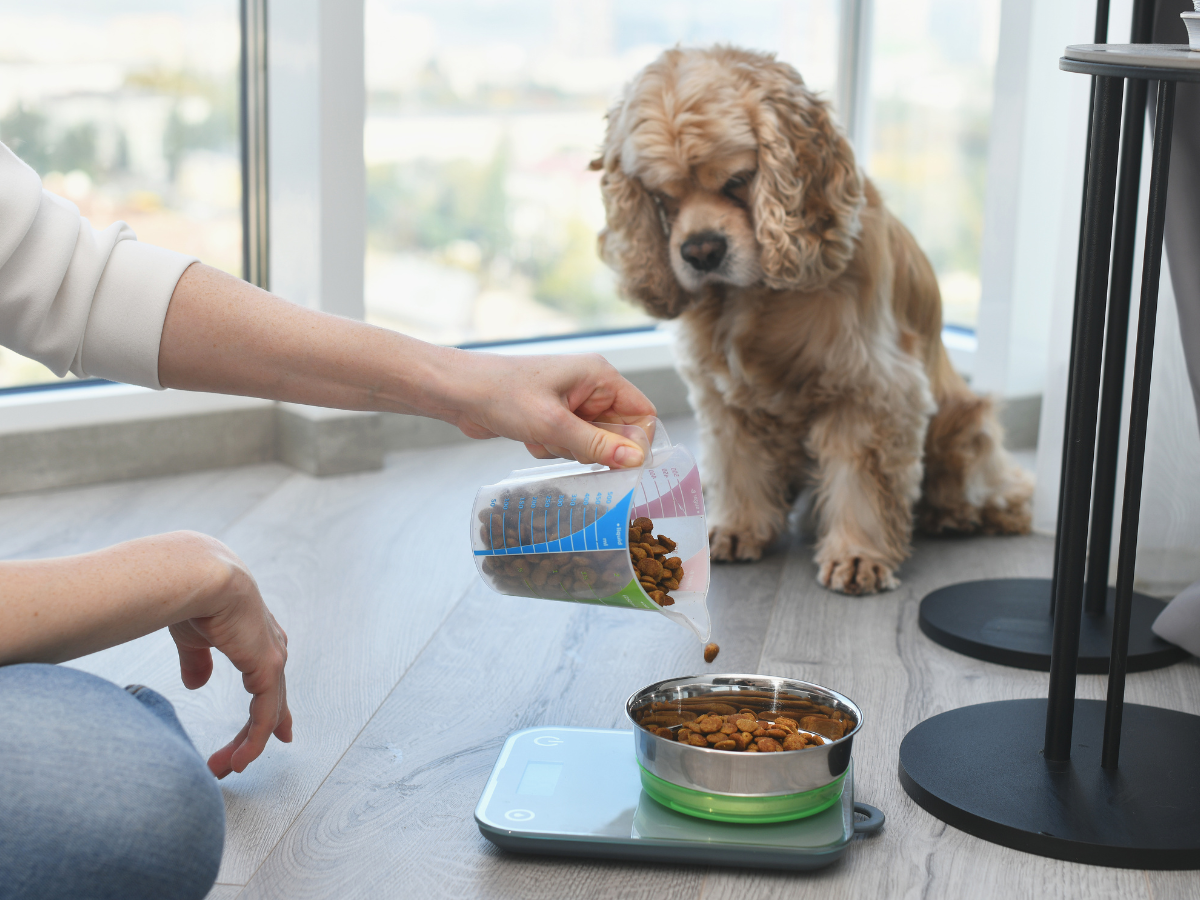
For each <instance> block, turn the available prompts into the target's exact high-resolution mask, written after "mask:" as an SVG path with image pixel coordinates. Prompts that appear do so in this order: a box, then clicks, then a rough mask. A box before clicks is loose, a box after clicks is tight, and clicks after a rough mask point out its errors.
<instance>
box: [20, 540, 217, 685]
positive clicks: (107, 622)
mask: <svg viewBox="0 0 1200 900" xmlns="http://www.w3.org/2000/svg"><path fill="white" fill-rule="evenodd" d="M219 546H220V545H219V544H218V543H217V542H216V541H213V540H212V539H211V538H207V537H205V536H203V535H199V534H192V533H190V532H176V533H173V534H165V535H156V536H154V537H149V538H140V539H138V540H133V541H127V542H125V543H123V544H117V545H115V546H113V547H108V548H106V549H104V550H98V551H96V552H94V553H84V554H81V555H79V556H67V557H61V558H58V559H39V560H15V561H6V562H0V620H2V621H3V623H4V624H3V627H2V628H0V665H6V664H9V663H19V662H46V663H57V662H62V661H64V660H68V659H75V658H76V657H80V656H84V655H86V654H88V653H94V652H96V651H97V650H103V649H104V648H106V647H112V646H115V645H116V644H120V643H123V642H125V641H129V640H133V639H134V638H137V637H141V636H142V635H144V634H149V633H151V632H153V631H157V630H158V629H160V628H164V627H166V626H168V625H171V624H174V623H175V622H178V621H180V620H183V619H189V618H192V617H194V616H203V615H206V614H209V612H210V611H209V610H208V609H207V606H208V605H211V603H212V601H213V598H214V597H216V596H217V595H218V594H219V593H220V591H221V589H222V588H223V587H224V586H225V585H226V584H227V582H228V580H229V579H230V578H232V577H236V574H237V573H236V572H235V571H233V569H232V568H231V567H230V566H227V565H224V564H223V563H222V561H221V558H220V556H219V554H216V555H215V554H214V552H213V548H214V547H219Z"/></svg>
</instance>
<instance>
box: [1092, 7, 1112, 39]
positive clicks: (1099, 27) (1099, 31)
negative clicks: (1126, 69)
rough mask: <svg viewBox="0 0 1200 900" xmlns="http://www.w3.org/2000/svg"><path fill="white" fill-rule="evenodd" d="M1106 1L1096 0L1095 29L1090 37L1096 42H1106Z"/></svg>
mask: <svg viewBox="0 0 1200 900" xmlns="http://www.w3.org/2000/svg"><path fill="white" fill-rule="evenodd" d="M1108 2H1109V0H1096V30H1095V33H1094V35H1093V38H1092V41H1093V43H1096V44H1107V43H1108Z"/></svg>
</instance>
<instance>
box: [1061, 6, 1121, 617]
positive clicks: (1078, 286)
mask: <svg viewBox="0 0 1200 900" xmlns="http://www.w3.org/2000/svg"><path fill="white" fill-rule="evenodd" d="M1106 9H1107V6H1106ZM1105 15H1106V16H1107V12H1106V13H1105ZM1099 18H1100V12H1099V10H1097V12H1096V19H1097V21H1099ZM1096 82H1097V78H1096V77H1095V76H1094V75H1093V76H1092V86H1091V94H1090V96H1089V98H1088V124H1087V147H1086V148H1085V150H1084V152H1083V200H1082V201H1081V202H1080V204H1079V246H1078V249H1077V250H1076V251H1075V310H1074V312H1073V313H1072V314H1071V344H1070V346H1071V358H1070V360H1069V361H1068V363H1067V396H1068V397H1070V396H1071V394H1072V393H1073V392H1074V390H1075V346H1076V336H1077V335H1078V333H1079V318H1080V311H1081V310H1082V308H1083V299H1082V298H1083V294H1082V288H1083V228H1084V222H1086V221H1087V192H1088V168H1089V167H1090V166H1091V163H1092V125H1093V124H1094V122H1095V118H1096ZM1070 431H1071V422H1070V419H1067V418H1065V417H1064V419H1063V443H1062V458H1061V459H1060V460H1059V463H1058V517H1057V518H1056V519H1055V520H1054V534H1055V535H1056V536H1057V535H1060V534H1062V530H1063V501H1064V500H1065V499H1066V496H1067V492H1066V491H1065V490H1064V486H1065V485H1066V483H1067V441H1068V440H1069V439H1070ZM1061 546H1062V542H1061V541H1059V540H1057V539H1056V540H1055V541H1054V563H1053V566H1052V567H1051V569H1050V578H1051V584H1050V618H1051V619H1053V618H1054V608H1055V598H1056V596H1057V594H1058V584H1057V578H1058V559H1059V548H1060V547H1061Z"/></svg>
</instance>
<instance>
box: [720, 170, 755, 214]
mask: <svg viewBox="0 0 1200 900" xmlns="http://www.w3.org/2000/svg"><path fill="white" fill-rule="evenodd" d="M751 177H752V174H748V173H745V172H743V173H740V174H738V175H734V176H733V177H732V178H730V179H729V180H728V181H727V182H725V186H724V187H722V188H721V193H722V194H724V195H725V196H726V197H728V198H729V199H730V200H734V201H736V202H737V203H740V204H741V205H742V206H745V205H746V204H747V203H748V202H749V201H750V179H751Z"/></svg>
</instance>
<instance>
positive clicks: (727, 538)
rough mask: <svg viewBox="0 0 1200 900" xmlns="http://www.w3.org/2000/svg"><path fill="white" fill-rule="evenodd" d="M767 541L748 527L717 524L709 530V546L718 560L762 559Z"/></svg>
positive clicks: (744, 560) (713, 556)
mask: <svg viewBox="0 0 1200 900" xmlns="http://www.w3.org/2000/svg"><path fill="white" fill-rule="evenodd" d="M765 545H766V541H763V540H761V539H759V538H757V537H755V535H754V533H753V532H751V531H749V530H748V529H742V528H726V527H723V526H720V525H718V526H716V527H713V528H710V529H709V530H708V547H709V553H710V555H711V557H712V558H713V559H714V560H716V561H717V562H753V561H754V560H756V559H762V554H763V547H764V546H765Z"/></svg>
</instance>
